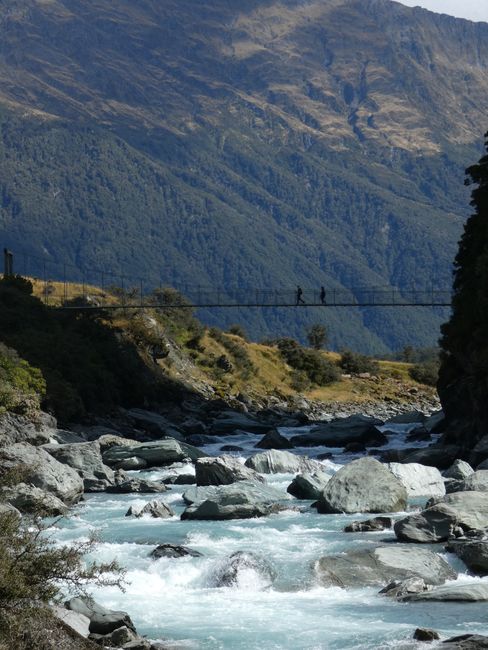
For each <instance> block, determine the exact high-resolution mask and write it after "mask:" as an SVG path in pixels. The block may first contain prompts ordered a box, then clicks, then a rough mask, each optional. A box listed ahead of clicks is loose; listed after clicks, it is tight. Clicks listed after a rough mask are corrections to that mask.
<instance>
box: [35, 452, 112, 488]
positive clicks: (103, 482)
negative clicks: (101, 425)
mask: <svg viewBox="0 0 488 650" xmlns="http://www.w3.org/2000/svg"><path fill="white" fill-rule="evenodd" d="M43 449H45V450H46V451H47V452H48V453H49V454H51V456H53V457H54V458H55V459H56V460H58V461H59V462H60V463H63V465H68V466H69V467H72V468H73V469H74V470H76V471H77V472H78V474H79V475H80V476H81V478H82V479H83V484H84V489H85V492H99V491H102V490H104V489H105V488H106V487H107V486H109V485H112V484H113V482H114V473H113V470H112V469H110V467H107V465H104V464H103V462H102V454H101V452H100V444H99V443H98V442H96V441H95V442H82V443H76V444H66V445H45V446H44V447H43Z"/></svg>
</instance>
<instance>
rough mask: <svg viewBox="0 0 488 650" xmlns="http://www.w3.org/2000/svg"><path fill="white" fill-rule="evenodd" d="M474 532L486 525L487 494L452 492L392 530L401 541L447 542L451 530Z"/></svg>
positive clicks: (399, 523) (396, 525) (401, 521)
mask: <svg viewBox="0 0 488 650" xmlns="http://www.w3.org/2000/svg"><path fill="white" fill-rule="evenodd" d="M458 526H459V527H461V528H462V529H463V530H473V529H478V528H485V527H487V526H488V494H487V493H486V492H455V493H453V494H447V495H446V496H445V497H443V498H442V499H440V500H439V502H438V503H436V504H435V505H432V506H431V507H430V508H427V509H425V510H423V511H422V512H420V513H417V514H414V515H409V516H408V517H405V518H404V519H401V520H399V521H397V522H396V523H395V525H394V531H395V535H396V536H397V538H398V539H399V540H400V541H402V542H417V543H433V542H443V541H446V540H447V539H448V537H449V535H450V534H451V532H452V530H453V527H458Z"/></svg>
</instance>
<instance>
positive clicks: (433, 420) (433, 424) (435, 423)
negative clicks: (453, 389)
mask: <svg viewBox="0 0 488 650" xmlns="http://www.w3.org/2000/svg"><path fill="white" fill-rule="evenodd" d="M445 421H446V416H445V415H444V411H437V412H436V413H432V415H430V416H429V417H428V418H427V419H426V420H425V421H424V427H425V428H426V429H427V431H428V432H429V433H440V432H441V431H443V430H444V424H445Z"/></svg>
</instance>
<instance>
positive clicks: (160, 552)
mask: <svg viewBox="0 0 488 650" xmlns="http://www.w3.org/2000/svg"><path fill="white" fill-rule="evenodd" d="M149 555H150V557H152V558H154V559H155V560H159V559H160V558H162V557H170V558H171V557H172V558H180V557H202V554H201V553H200V552H199V551H195V550H194V549H192V548H188V547H187V546H179V545H178V544H160V545H159V546H157V547H156V548H155V549H154V550H153V551H151V553H150V554H149Z"/></svg>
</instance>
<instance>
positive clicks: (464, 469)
mask: <svg viewBox="0 0 488 650" xmlns="http://www.w3.org/2000/svg"><path fill="white" fill-rule="evenodd" d="M473 472H474V469H473V468H472V467H471V465H470V464H469V463H467V462H466V461H465V460H461V459H460V458H457V459H456V460H455V461H454V462H453V464H452V465H451V466H450V467H448V468H447V469H446V470H444V471H443V472H442V476H444V478H452V479H455V480H457V481H464V479H465V478H468V476H471V474H472V473H473Z"/></svg>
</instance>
